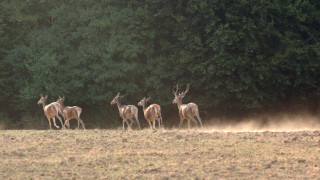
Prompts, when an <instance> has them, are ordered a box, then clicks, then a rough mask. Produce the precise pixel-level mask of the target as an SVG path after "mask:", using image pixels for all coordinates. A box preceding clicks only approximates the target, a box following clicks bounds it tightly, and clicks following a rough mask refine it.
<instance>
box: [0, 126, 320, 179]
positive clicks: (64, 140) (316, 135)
mask: <svg viewBox="0 0 320 180" xmlns="http://www.w3.org/2000/svg"><path fill="white" fill-rule="evenodd" d="M319 154H320V131H302V132H241V133H240V132H233V133H231V132H214V131H205V130H204V131H200V130H191V131H184V130H181V131H176V130H165V131H149V130H143V131H119V130H84V131H83V130H58V131H57V130H46V131H33V130H22V131H18V130H8V131H0V159H1V161H0V179H253V178H255V179H293V178H294V179H319V178H320V169H319V166H320V156H319Z"/></svg>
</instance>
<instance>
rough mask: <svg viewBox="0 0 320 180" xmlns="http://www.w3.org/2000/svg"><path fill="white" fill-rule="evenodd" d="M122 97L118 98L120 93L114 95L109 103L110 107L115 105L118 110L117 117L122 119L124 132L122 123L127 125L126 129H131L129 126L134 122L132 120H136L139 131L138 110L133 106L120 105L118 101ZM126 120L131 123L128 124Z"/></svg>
mask: <svg viewBox="0 0 320 180" xmlns="http://www.w3.org/2000/svg"><path fill="white" fill-rule="evenodd" d="M121 97H123V96H120V93H119V92H118V94H117V95H116V97H114V98H113V100H112V101H111V103H110V104H111V105H114V104H117V106H118V110H119V115H120V117H121V118H122V129H123V130H125V128H124V123H125V122H126V123H127V126H128V129H131V125H132V123H133V122H134V121H133V118H135V119H136V121H137V123H138V126H139V130H141V128H140V123H139V120H138V108H137V107H136V106H134V105H121V102H120V99H121ZM128 119H129V120H130V121H131V123H130V124H129V123H128Z"/></svg>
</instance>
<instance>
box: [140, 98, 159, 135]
mask: <svg viewBox="0 0 320 180" xmlns="http://www.w3.org/2000/svg"><path fill="white" fill-rule="evenodd" d="M149 100H150V97H149V98H145V97H144V98H143V99H142V100H141V101H140V102H139V103H138V106H142V107H143V114H144V118H146V120H147V121H148V123H149V125H150V129H151V130H152V125H151V123H150V122H153V129H156V121H155V120H157V121H158V124H159V129H160V128H161V124H162V125H163V123H162V117H161V109H160V106H159V105H158V104H151V105H150V106H148V107H146V105H147V102H148V101H149Z"/></svg>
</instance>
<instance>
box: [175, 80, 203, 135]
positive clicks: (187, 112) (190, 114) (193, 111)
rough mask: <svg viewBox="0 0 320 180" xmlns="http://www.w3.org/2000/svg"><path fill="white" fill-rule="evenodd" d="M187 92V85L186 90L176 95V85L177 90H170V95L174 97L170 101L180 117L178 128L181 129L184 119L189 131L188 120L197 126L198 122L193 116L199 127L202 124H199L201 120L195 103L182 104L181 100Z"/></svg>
mask: <svg viewBox="0 0 320 180" xmlns="http://www.w3.org/2000/svg"><path fill="white" fill-rule="evenodd" d="M188 91H189V84H188V85H187V88H186V90H185V91H184V92H182V93H179V94H178V85H177V89H176V90H175V91H174V90H172V94H173V95H174V100H173V101H172V103H173V104H177V105H178V109H179V116H180V124H179V128H180V127H181V125H182V123H183V121H184V119H187V120H188V129H190V119H191V120H192V121H193V122H194V124H196V125H197V124H198V122H197V120H196V119H195V118H194V116H196V117H197V119H198V120H199V122H200V126H201V128H202V122H201V118H200V116H199V109H198V106H197V105H196V104H195V103H189V104H182V98H183V97H184V96H185V95H186V94H187V92H188Z"/></svg>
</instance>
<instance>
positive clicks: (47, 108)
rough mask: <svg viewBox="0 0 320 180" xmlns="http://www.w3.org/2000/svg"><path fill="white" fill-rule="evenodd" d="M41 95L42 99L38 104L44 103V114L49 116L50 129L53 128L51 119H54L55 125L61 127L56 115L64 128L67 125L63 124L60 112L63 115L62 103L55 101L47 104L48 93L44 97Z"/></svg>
mask: <svg viewBox="0 0 320 180" xmlns="http://www.w3.org/2000/svg"><path fill="white" fill-rule="evenodd" d="M40 96H41V97H40V100H39V101H38V104H42V107H43V111H44V115H45V116H46V117H47V119H48V121H49V127H50V129H51V121H50V119H52V120H53V124H54V126H55V127H56V128H60V127H59V126H57V124H56V117H57V118H58V119H59V120H60V122H61V125H62V128H63V129H64V128H65V126H64V125H63V122H62V119H61V117H60V116H59V114H60V115H62V116H63V113H62V111H61V106H60V104H59V103H57V102H53V103H51V104H48V105H46V100H47V99H48V95H46V96H45V97H43V96H42V95H40Z"/></svg>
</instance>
